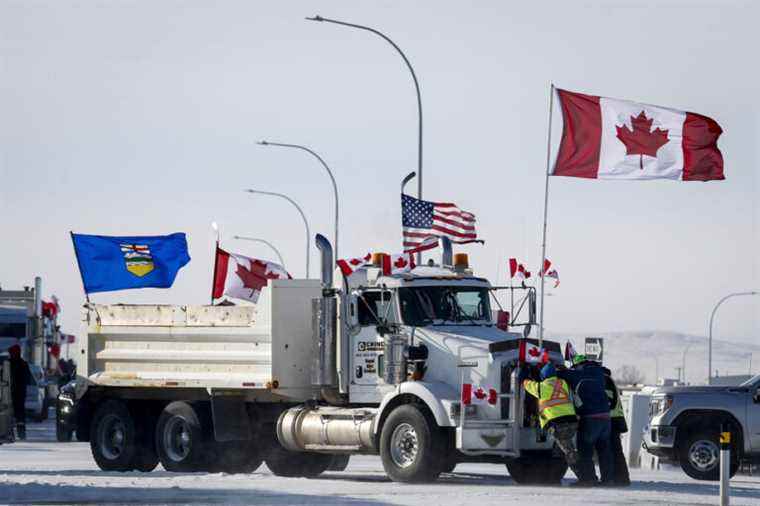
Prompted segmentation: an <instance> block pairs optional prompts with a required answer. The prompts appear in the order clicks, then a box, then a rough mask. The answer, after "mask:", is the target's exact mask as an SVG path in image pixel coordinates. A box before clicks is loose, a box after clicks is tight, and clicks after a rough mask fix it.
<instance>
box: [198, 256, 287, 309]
mask: <svg viewBox="0 0 760 506" xmlns="http://www.w3.org/2000/svg"><path fill="white" fill-rule="evenodd" d="M269 279H291V276H290V274H288V272H287V271H286V270H285V269H284V268H283V267H282V266H281V265H279V264H276V263H274V262H268V261H266V260H257V259H255V258H248V257H246V256H243V255H237V254H235V253H228V252H226V251H224V250H223V249H222V248H220V247H218V246H217V248H216V263H215V264H214V287H213V291H212V296H213V298H215V299H218V298H220V297H222V296H224V295H227V296H228V297H234V298H236V299H244V300H247V301H250V302H253V303H254V304H255V303H256V302H258V300H259V295H260V294H261V289H262V288H263V287H265V286H266V285H267V282H268V281H267V280H269Z"/></svg>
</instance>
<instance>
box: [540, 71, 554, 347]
mask: <svg viewBox="0 0 760 506" xmlns="http://www.w3.org/2000/svg"><path fill="white" fill-rule="evenodd" d="M553 109H554V83H551V86H550V88H549V128H548V130H549V131H548V132H547V136H546V138H547V141H546V183H545V184H544V229H543V235H542V241H541V267H540V270H539V274H540V275H541V314H540V316H539V327H538V345H539V347H541V348H543V346H544V292H545V289H546V273H545V272H543V270H544V263H545V262H546V222H547V213H548V211H549V175H550V169H551V168H550V164H551V150H552V112H553Z"/></svg>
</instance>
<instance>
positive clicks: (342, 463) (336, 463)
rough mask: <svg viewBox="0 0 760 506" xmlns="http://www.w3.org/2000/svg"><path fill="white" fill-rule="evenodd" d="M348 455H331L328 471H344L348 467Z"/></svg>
mask: <svg viewBox="0 0 760 506" xmlns="http://www.w3.org/2000/svg"><path fill="white" fill-rule="evenodd" d="M349 459H350V455H333V456H332V460H331V461H330V467H328V468H327V470H328V471H345V470H346V468H347V467H348V461H349Z"/></svg>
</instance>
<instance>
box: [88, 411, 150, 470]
mask: <svg viewBox="0 0 760 506" xmlns="http://www.w3.org/2000/svg"><path fill="white" fill-rule="evenodd" d="M90 435H91V437H90V449H91V450H92V456H93V458H94V459H95V462H96V463H97V464H98V467H99V468H100V469H102V470H103V471H131V470H132V467H133V466H132V460H133V459H134V457H135V454H136V453H137V447H138V438H137V431H136V430H135V421H134V419H133V418H132V415H131V413H130V412H129V409H128V408H127V406H126V404H124V403H123V402H121V401H116V400H108V401H105V402H103V403H101V404H100V406H98V408H97V409H96V410H95V414H94V416H93V418H92V426H91V428H90Z"/></svg>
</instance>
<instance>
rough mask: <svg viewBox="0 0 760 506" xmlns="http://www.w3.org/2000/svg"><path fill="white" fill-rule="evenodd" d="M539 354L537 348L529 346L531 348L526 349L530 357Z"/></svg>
mask: <svg viewBox="0 0 760 506" xmlns="http://www.w3.org/2000/svg"><path fill="white" fill-rule="evenodd" d="M540 354H541V352H540V351H539V349H538V348H535V347H531V348H529V349H528V355H530V356H532V357H537V356H539V355H540Z"/></svg>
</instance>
